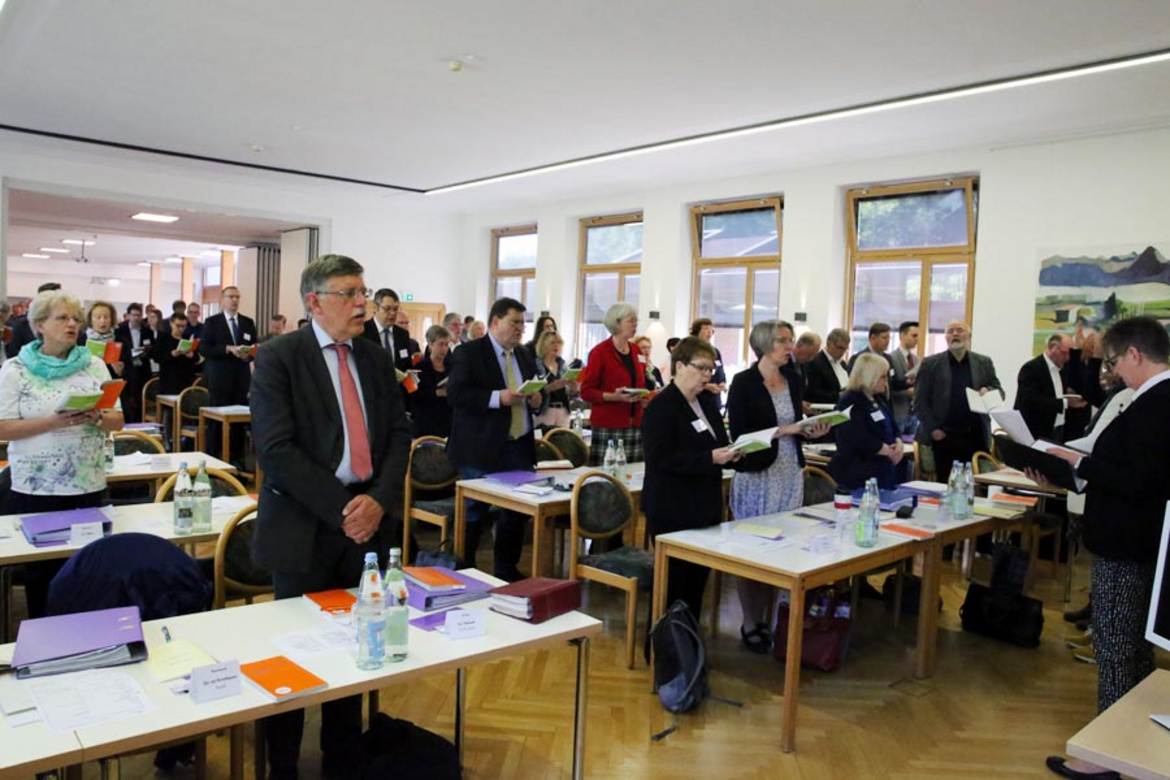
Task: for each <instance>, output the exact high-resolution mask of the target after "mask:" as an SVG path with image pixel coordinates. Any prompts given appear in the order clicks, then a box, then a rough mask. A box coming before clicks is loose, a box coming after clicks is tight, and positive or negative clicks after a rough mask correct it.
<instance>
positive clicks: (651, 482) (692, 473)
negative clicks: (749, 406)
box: [642, 383, 728, 534]
mask: <svg viewBox="0 0 1170 780" xmlns="http://www.w3.org/2000/svg"><path fill="white" fill-rule="evenodd" d="M699 406H700V407H701V408H702V409H703V414H704V415H706V417H707V420H708V421H709V422H710V423H711V425H713V426H715V431H714V433H715V436H714V438H713V437H712V436H711V434H710V433H709V432H708V431H707V430H706V429H704V430H702V431H699V430H696V429H695V426H694V423H695V421H696V420H698V419H699V418H698V417H697V416H696V415H695V413H694V411H693V410H692V409H691V407H690V404H688V403H687V400H686V398H685V397H684V396H683V394H682V391H681V390H679V389H678V386H677V385H675V384H673V383H671V384H670V385H667V387H666V389H665V390H663V391H662V392H661V393H659V394H658V395H657V396H656V397H655V398H654V400H653V401H651V402H650V404H649V405H648V406H647V407H646V411H645V413H643V415H642V446H643V447H644V448H645V454H646V476H645V481H644V483H643V486H642V511H643V512H645V513H646V518H647V521H648V523H649V528H650V533H651V534H661V533H668V532H670V531H680V530H683V529H685V528H704V527H706V526H709V525H714V524H716V523H718V522H719V521H720V520H721V519H722V517H723V469H722V467H720V466H716V465H714V464H712V463H711V450H714V449H718V448H719V447H726V446H727V445H728V440H727V431H726V430H725V429H724V427H723V423H722V421H721V418H720V416H719V399H718V398H717V397H716V396H715V394H713V393H707V392H700V393H699Z"/></svg>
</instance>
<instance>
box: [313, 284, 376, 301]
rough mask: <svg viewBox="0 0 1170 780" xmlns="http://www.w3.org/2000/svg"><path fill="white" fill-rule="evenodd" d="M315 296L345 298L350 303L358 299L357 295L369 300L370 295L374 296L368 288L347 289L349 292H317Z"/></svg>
mask: <svg viewBox="0 0 1170 780" xmlns="http://www.w3.org/2000/svg"><path fill="white" fill-rule="evenodd" d="M317 294H318V295H338V296H340V297H342V298H345V299H346V300H347V301H352V300H353V299H354V298H356V297H358V296H359V295H360V296H362V297H363V298H369V297H370V296H371V295H373V294H374V291H373V290H371V289H370V288H369V287H354V288H352V289H349V290H318V291H317Z"/></svg>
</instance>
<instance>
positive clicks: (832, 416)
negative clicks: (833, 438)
mask: <svg viewBox="0 0 1170 780" xmlns="http://www.w3.org/2000/svg"><path fill="white" fill-rule="evenodd" d="M852 411H853V407H852V406H849V407H846V408H844V409H841V410H840V411H832V412H825V413H824V414H818V415H814V416H812V417H805V418H804V419H803V420H801V421H800V424H801V425H802V426H804V427H806V428H807V427H809V426H810V425H816V424H817V423H828V424H829V426H830V427H832V426H834V425H840V424H841V423H843V422H848V421H849V413H850V412H852Z"/></svg>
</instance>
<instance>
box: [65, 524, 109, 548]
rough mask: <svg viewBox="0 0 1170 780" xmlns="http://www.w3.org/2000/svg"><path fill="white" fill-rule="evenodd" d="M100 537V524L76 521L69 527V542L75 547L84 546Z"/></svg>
mask: <svg viewBox="0 0 1170 780" xmlns="http://www.w3.org/2000/svg"><path fill="white" fill-rule="evenodd" d="M101 538H102V524H101V523H100V522H99V523H77V524H76V525H73V526H70V528H69V544H71V545H73V546H75V547H84V546H85V545H87V544H89V543H90V542H92V541H94V540H96V539H101Z"/></svg>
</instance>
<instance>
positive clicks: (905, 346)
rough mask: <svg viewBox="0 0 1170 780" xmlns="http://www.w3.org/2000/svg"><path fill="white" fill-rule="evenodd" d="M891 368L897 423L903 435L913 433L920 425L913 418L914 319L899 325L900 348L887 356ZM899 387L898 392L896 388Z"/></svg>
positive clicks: (915, 331) (914, 373)
mask: <svg viewBox="0 0 1170 780" xmlns="http://www.w3.org/2000/svg"><path fill="white" fill-rule="evenodd" d="M888 357H889V359H890V367H891V368H893V370H894V373H893V374H891V375H890V388H891V390H890V409H891V410H892V411H893V412H894V422H896V423H897V424H898V430H899V431H900V432H903V433H914V429H915V428H916V427H917V425H918V421H917V418H914V417H913V416H912V415H913V407H914V383H915V382H916V381H917V377H918V371H917V369H918V364H919V363H920V362H921V361H920V360H919V358H918V323H917V322H914V321H913V320H910V321H907V322H903V323H902V324H901V325H899V326H898V348H897V349H895V350H894V351H893V352H891V353H890V354H889V355H888ZM894 388H897V389H894Z"/></svg>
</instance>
